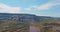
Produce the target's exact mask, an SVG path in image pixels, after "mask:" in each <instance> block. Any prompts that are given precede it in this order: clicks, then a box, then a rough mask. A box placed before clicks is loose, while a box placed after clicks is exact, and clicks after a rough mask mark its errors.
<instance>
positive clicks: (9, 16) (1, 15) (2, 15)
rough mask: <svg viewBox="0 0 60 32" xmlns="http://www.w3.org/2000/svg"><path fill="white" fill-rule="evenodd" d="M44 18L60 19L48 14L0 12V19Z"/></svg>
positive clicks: (37, 20) (39, 19)
mask: <svg viewBox="0 0 60 32" xmlns="http://www.w3.org/2000/svg"><path fill="white" fill-rule="evenodd" d="M45 19H49V20H60V18H57V17H56V18H55V17H49V16H36V15H33V14H11V13H0V21H31V22H39V21H42V20H45Z"/></svg>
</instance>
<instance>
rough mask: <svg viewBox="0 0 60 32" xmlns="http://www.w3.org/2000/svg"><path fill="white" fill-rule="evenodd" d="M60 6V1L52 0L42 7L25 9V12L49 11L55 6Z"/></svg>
mask: <svg viewBox="0 0 60 32" xmlns="http://www.w3.org/2000/svg"><path fill="white" fill-rule="evenodd" d="M57 5H60V0H51V1H50V2H47V3H44V4H42V5H34V6H30V7H28V8H25V10H29V11H31V10H32V9H33V8H34V9H35V10H40V11H41V10H49V9H51V8H52V7H54V6H57Z"/></svg>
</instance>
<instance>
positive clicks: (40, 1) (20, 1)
mask: <svg viewBox="0 0 60 32" xmlns="http://www.w3.org/2000/svg"><path fill="white" fill-rule="evenodd" d="M0 13H23V14H35V15H38V16H52V17H60V0H0Z"/></svg>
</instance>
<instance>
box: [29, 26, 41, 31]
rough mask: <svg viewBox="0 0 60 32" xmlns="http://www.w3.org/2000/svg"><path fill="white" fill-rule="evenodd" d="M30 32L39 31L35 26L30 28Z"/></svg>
mask: <svg viewBox="0 0 60 32" xmlns="http://www.w3.org/2000/svg"><path fill="white" fill-rule="evenodd" d="M30 32H40V29H39V28H38V27H35V26H30Z"/></svg>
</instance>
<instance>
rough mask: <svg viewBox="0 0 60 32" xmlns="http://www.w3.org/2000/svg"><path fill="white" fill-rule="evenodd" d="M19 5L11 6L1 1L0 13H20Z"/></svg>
mask: <svg viewBox="0 0 60 32" xmlns="http://www.w3.org/2000/svg"><path fill="white" fill-rule="evenodd" d="M19 10H20V8H19V7H11V6H8V5H6V4H2V3H0V13H19Z"/></svg>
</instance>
